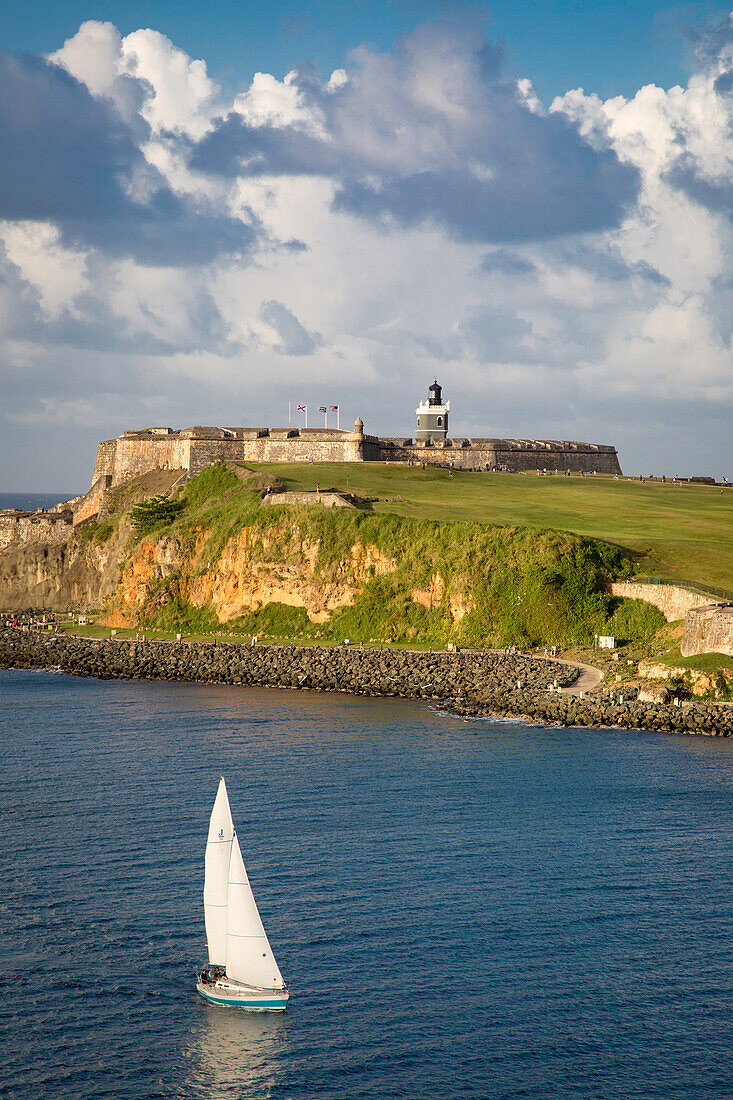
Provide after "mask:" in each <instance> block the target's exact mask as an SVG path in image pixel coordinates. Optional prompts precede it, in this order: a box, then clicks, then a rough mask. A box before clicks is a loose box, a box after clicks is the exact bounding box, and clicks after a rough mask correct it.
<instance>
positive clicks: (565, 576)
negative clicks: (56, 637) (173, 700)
mask: <svg viewBox="0 0 733 1100" xmlns="http://www.w3.org/2000/svg"><path fill="white" fill-rule="evenodd" d="M413 472H414V473H419V471H413ZM266 480H267V478H266V477H265V478H263V475H262V474H258V475H255V476H252V475H251V474H250V473H249V472H247V471H243V470H241V469H239V468H234V467H232V466H231V465H227V464H217V465H215V466H212V467H209V468H208V469H206V470H204V471H203V472H202V473H201V474H200V475H199V476H198V477H196V478H195V479H193V480H192V481H191V482H189V483H188V484H187V485H186V487H185V489H184V491H183V493H182V495H181V497H180V503H181V505H182V507H181V509H180V511H178V512H177V513H176V514H169V515H163V514H161V515H160V516H158V515H157V514H156V515H155V517H154V520H155V523H154V527H153V529H151V530H150V531H147V532H146V534H145V536H143V537H145V538H151V537H154V538H156V537H158V536H160V535H165V536H166V537H170V538H173V539H175V540H176V541H177V542H178V544H179V545H180V546H181V547H182V549H183V551H184V553H186V554H189V555H190V553H191V551H193V549H194V548H197V549H198V557H197V559H196V564H195V567H194V568H195V571H196V573H197V574H198V573H203V572H205V571H206V570H208V568H210V567H211V565H212V564H214V563H215V562H216V561H217V559H218V558H219V557H220V555H221V552H222V551H223V549H224V547H225V545H226V543H227V541H228V540H229V539H230V538H233V537H237V536H239V534H240V533H241V532H242V531H243V529H246V548H247V551H246V552H247V554H248V556H249V557H250V558H251V559H252V560H253V561H257V562H259V563H262V564H264V565H271V566H274V567H275V570H277V569H278V568H279V567H283V568H289V569H291V570H293V571H294V573H295V574H296V575H300V576H308V575H309V574H310V575H311V576H312V578H313V580H314V581H315V582H316V583H317V584H318V583H320V585H321V586H322V587H323V588H324V589H327V588H328V586H329V585H334V584H338V583H340V579H341V578H344V577H348V576H350V575H351V573H350V572H349V571H350V570H353V568H354V547H361V548H362V549H363V548H367V547H368V548H370V554H374V553H376V554H377V559H378V560H380V559H381V560H382V561H386V562H387V563H389V564H388V568H387V569H386V572H384V573H381V572H380V570H379V569H378V568H377V567H376V566H372V567H370V569H369V570H368V572H367V576H366V577H365V578H362V580H360V581H359V583H358V588H360V591H359V594H358V596H357V598H356V600H355V602H354V603H353V605H352V606H349V607H346V608H343V609H341V610H339V611H335V612H334V613H333V614H332V615H331V617H330V619H329V621H328V622H327V623H323V624H321V625H320V626H315V624H309V623H308V622H307V619H306V616H305V612H304V611H303V610H302V609H300V610H297V611H296V610H294V609H293V608H291V607H284V606H282V605H270V606H269V608H264V609H262V610H260V611H258V612H252V613H249V614H247V615H244V616H243V617H242V618H241V620H240V621H238V622H237V623H236V624H230V629H232V630H235V631H245V632H254V633H260V632H264V633H267V634H272V635H278V636H279V635H282V636H291V637H294V636H302V635H303V634H306V636H307V635H308V634H311V635H312V636H314V637H316V638H321V639H323V640H329V641H340V640H343V639H344V638H347V637H348V638H351V639H352V640H354V641H363V642H369V640H370V639H377V640H379V641H383V640H384V641H394V642H400V643H402V644H415V645H428V646H442V645H444V644H445V643H446V642H447V641H449V640H450V641H454V642H456V643H458V644H461V645H479V646H485V645H498V646H502V645H505V644H513V645H520V646H531V645H536V644H542V643H551V644H557V645H569V644H573V643H581V642H583V641H587V640H588V639H589V638H592V636H593V633H606V632H608V629H609V623H612V621H613V615H614V614H615V612H616V609H617V606H618V604H619V602H620V601H617V600H613V599H612V598H611V597H609V596H608V595H606V594H605V592H604V582H605V581H606V580H607V579H608V578H609V577H618V576H620V575H623V574H624V573H625V572H627V571H628V569H629V564H630V563H629V562H628V560H627V559H625V557H624V555H623V554H622V552H621V551H620V550H619V548H618V547H615V546H612V545H609V544H607V543H603V542H600V541H597V540H591V539H585V538H582V537H579V536H577V535H572V534H568V533H565V532H558V531H551V530H538V529H537V528H536V527H532V526H521V527H515V526H497V525H495V524H489V523H483V524H482V523H476V522H473V521H456V522H452V523H446V522H441V521H440V520H437V519H425V518H421V517H418V516H417V515H416V516H411V517H405V516H400V515H395V514H390V513H389V512H388V511H380V512H364V511H358V510H345V509H339V508H333V509H326V508H319V507H314V506H296V507H291V506H287V507H284V508H282V509H281V508H277V507H268V508H262V507H261V506H260V488H261V486H262V484H263V482H264V483H266ZM438 484H440V481H439V480H438ZM314 549H315V557H314V556H313V552H314ZM189 560H190V558H189ZM344 570H345V571H346V572H344ZM184 572H185V570H181V571H179V570H177V571H175V572H174V573H173V574H172V575H170V576H169V577H168V578H166V579H165V580H155V581H151V582H150V584H149V586H148V591H149V598H150V602H149V604H148V608H147V609H143V611H142V616H141V622H145V623H149V624H150V625H152V626H155V627H159V628H161V629H164V630H168V631H178V630H182V631H186V632H190V631H196V632H200V633H209V632H211V631H212V630H214V629H216V619H215V617H214V615H213V612H212V611H210V610H209V609H207V608H204V609H196V608H194V607H193V606H191V605H190V604H189V603H188V602H187V599H188V597H187V592H188V591H189V589H188V587H187V579H186V576H184V575H183V573H184ZM438 575H439V577H440V587H441V588H442V594H441V595H440V597H439V598H438V600H437V606H433V607H431V608H426V607H424V606H422V604H421V602H420V600H419V599H417V598H413V593H414V592H415V590H423V591H425V590H427V589H428V588H429V587H430V585H431V580H432V581H435V578H437V576H438ZM451 599H453V600H454V601H455V600H456V599H459V600H463V601H464V604H465V602H466V601H468V604H469V606H468V610H467V614H465V615H464V616H463V618H461V619H460V620H458V621H454V620H453V618H452V614H451ZM625 626H626V627H627V628H628V631H629V632H630V635H634V636H639V635H640V632H641V633H643V624H642V620H641V618H640V617H639V615H637V616H636V618H635V619H634V620H633V622H632V620H631V619H630V620H629V622H628V623H626V624H625ZM308 627H310V628H311V629H310V630H309V629H308Z"/></svg>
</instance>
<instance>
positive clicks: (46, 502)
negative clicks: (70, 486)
mask: <svg viewBox="0 0 733 1100" xmlns="http://www.w3.org/2000/svg"><path fill="white" fill-rule="evenodd" d="M76 495H77V494H76V493H0V509H2V508H19V509H20V510H21V511H22V512H35V511H36V509H38V508H53V507H54V505H56V504H59V503H60V502H61V501H62V500H71V498H72V497H73V496H76Z"/></svg>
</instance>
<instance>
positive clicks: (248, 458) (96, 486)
mask: <svg viewBox="0 0 733 1100" xmlns="http://www.w3.org/2000/svg"><path fill="white" fill-rule="evenodd" d="M363 429H364V426H363V423H362V421H361V420H357V421H356V423H355V424H354V430H353V431H351V432H349V431H342V430H338V429H335V428H218V427H194V428H185V429H183V430H182V431H175V430H173V429H171V428H145V429H143V430H141V431H126V432H124V433H123V435H121V436H119V437H118V438H117V439H107V440H104V441H103V442H102V443H100V444H99V447H98V449H97V459H96V462H95V465H94V473H93V475H92V487H91V489H90V493H89V494H87V496H88V497H89V496H94V497H99V496H100V494H102V493H103V492H104V490H105V489H109V488H114V487H116V486H117V485H121V484H123V483H124V482H125V481H129V480H130V478H133V477H138V476H140V475H141V474H145V473H149V472H150V471H151V470H156V469H158V470H160V469H163V470H181V471H182V472H185V473H188V474H189V475H190V476H192V477H193V476H194V475H195V474H197V473H200V471H201V470H203V469H205V467H207V466H211V465H212V464H213V463H214V462H221V461H234V462H420V463H425V464H430V465H435V464H439V465H451V466H454V467H456V468H459V469H460V468H463V469H488V470H501V469H507V470H510V471H519V470H534V469H543V470H544V469H547V470H559V471H562V472H565V471H566V470H570V471H571V472H574V473H579V472H584V473H594V472H595V473H604V474H620V473H621V467H620V465H619V461H618V455H617V454H616V449H615V447H612V446H608V445H604V444H598V443H578V442H574V441H565V440H537V439H526V440H525V439H488V438H480V439H444V440H440V441H431V440H427V441H425V442H416V441H414V440H413V439H405V438H390V439H388V438H380V437H379V436H373V435H366V434H365V433H364V430H363ZM87 503H88V504H91V501H88V502H87ZM85 518H86V517H85Z"/></svg>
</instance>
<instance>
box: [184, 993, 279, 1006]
mask: <svg viewBox="0 0 733 1100" xmlns="http://www.w3.org/2000/svg"><path fill="white" fill-rule="evenodd" d="M199 993H201V990H200V989H199ZM201 996H202V997H203V998H204V999H205V1000H207V1001H211V1002H212V1003H213V1004H216V1005H233V1006H234V1007H236V1006H238V1005H239V1006H241V1007H242V1008H285V1006H286V1004H287V1003H288V1002H287V1001H275V1000H271V1001H246V1000H245V999H244V998H243V997H237V998H232V999H231V1000H227V999H226V998H225V997H212V996H211V994H210V993H201Z"/></svg>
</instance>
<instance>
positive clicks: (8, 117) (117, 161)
mask: <svg viewBox="0 0 733 1100" xmlns="http://www.w3.org/2000/svg"><path fill="white" fill-rule="evenodd" d="M695 47H696V51H697V55H696V56H697V66H696V69H695V72H694V73H693V74H692V76H691V77H690V80H689V82H688V84H687V86H686V87H684V88H682V87H674V88H670V89H662V88H658V87H655V86H653V85H649V86H646V87H643V88H641V89H640V90H639V91H638V92H637V94H636V95H635V96H634V97H633V98H629V99H626V98H623V97H616V98H613V99H609V100H606V101H603V100H601V99H600V98H599V97H598V96H596V95H595V94H594V93H593V91H592V89H589V90H584V89H580V88H576V89H570V90H568V92H567V93H566V94H565V95H563V96H561V97H558V98H557V99H556V100H555V101H554V102H553V103H552V104H550V105H549V106H548V107H544V106H543V105H542V104H541V103H540V102H539V101H538V99H537V96H536V95H535V93H534V91H533V89H532V85H531V82H530V80H529V79H527V78H523V79H520V80H513V79H510V78H509V77H508V76H507V75H506V73H505V67H504V63H503V58H502V55H501V53H500V51H498V50H497V49H496V48H495V47H494V46H493V45H492V44H491V43H490V42H487V41H486V40H485V38H484V37H483V34H482V32H481V31H480V29H479V28H478V27H477V26H474V25H472V24H471V23H470V22H464V23H463V24H461V25H455V24H451V25H448V24H443V23H439V22H437V23H430V24H427V25H425V26H424V27H422V28H419V29H418V30H417V31H415V32H413V33H412V34H410V35H406V36H404V37H403V38H402V39H401V40H400V41H399V42H398V43H397V46H396V48H395V50H394V52H393V53H390V54H382V53H378V52H375V51H374V50H370V49H367V48H365V47H359V48H357V49H355V50H354V52H353V54H352V55H351V56H350V58H349V60H348V63H347V64H346V65H345V67H344V68H343V69H339V70H337V71H336V72H334V73H333V74H330V75H328V76H324V77H321V76H320V75H319V74H318V73H316V72H315V71H314V70H312V69H308V68H304V67H301V69H299V70H297V71H295V70H294V71H293V72H291V73H289V74H287V75H286V76H285V77H284V79H282V80H280V79H278V78H277V77H276V76H275V75H273V74H268V73H257V74H256V75H255V76H254V78H253V79H252V81H251V82H250V83H249V85H248V86H245V87H242V89H241V90H240V91H239V92H238V93H237V94H236V95H230V96H228V97H227V96H225V95H224V93H223V92H222V90H221V88H220V87H219V86H218V85H217V84H216V82H215V81H214V80H212V78H211V77H210V76H209V74H208V72H207V68H206V64H205V61H203V60H201V59H193V58H190V57H188V56H187V55H186V54H185V53H184V52H183V51H182V50H180V49H179V48H177V46H176V45H175V43H172V42H170V41H169V40H168V39H167V38H165V36H163V35H162V34H159V33H158V32H156V31H154V30H139V31H135V32H134V33H133V34H130V35H127V36H125V37H123V36H121V35H120V33H119V32H118V31H117V29H116V28H115V27H114V26H112V25H111V24H109V23H99V22H88V23H85V24H83V25H82V26H81V27H80V29H79V31H78V32H77V33H76V35H74V36H73V37H72V38H70V39H69V40H68V41H66V42H65V43H63V44H61V45H60V47H59V49H58V50H57V51H56V52H54V53H53V54H51V55H49V56H48V57H29V56H23V57H14V56H11V55H8V54H0V151H1V152H2V161H3V166H4V170H3V173H2V174H0V345H1V352H0V385H1V386H2V393H3V396H4V400H3V402H2V406H1V408H0V422H1V423H2V432H0V448H2V452H0V453H2V469H3V471H4V472H3V481H4V485H2V486H0V487H4V488H6V489H12V488H16V487H17V488H20V489H23V488H28V489H32V488H34V487H39V488H45V487H50V488H54V487H55V486H53V485H51V484H50V481H49V479H56V480H57V481H58V479H59V478H62V479H63V480H64V484H63V485H62V484H59V485H58V488H67V487H68V488H69V489H73V488H82V487H83V485H84V483H85V481H86V480H87V479H88V475H89V470H90V463H91V454H90V448H91V447H93V445H94V443H95V442H96V440H97V438H99V437H100V435H103V434H116V433H117V432H119V431H121V430H122V428H123V427H125V426H131V425H142V424H145V423H152V422H155V423H160V422H164V423H165V422H171V423H175V424H184V423H186V424H187V423H191V422H192V421H194V420H198V421H201V422H208V423H217V422H219V423H223V422H226V423H234V422H237V423H243V424H250V425H259V424H267V423H277V422H280V423H282V422H283V420H284V415H283V412H284V411H285V415H286V413H287V404H288V401H292V402H293V403H294V404H296V403H297V404H302V403H305V402H306V401H307V402H310V403H311V404H316V405H319V404H324V403H328V404H330V403H336V404H339V405H340V407H341V410H342V422H344V423H346V422H347V418H348V416H349V415H351V416H352V417H355V416H356V415H358V414H359V415H361V416H362V417H363V418H364V420H365V423H366V426H367V430H370V431H374V432H384V433H385V434H402V435H405V434H410V432H411V431H412V430H413V427H414V424H413V420H414V416H413V410H414V407H415V403H416V401H417V400H418V399H420V398H421V397H422V396H423V391H424V390H425V388H426V386H427V384H428V383H429V382H430V381H432V378H433V376H434V375H435V374H437V375H438V376H439V377H440V380H441V382H442V383H443V385H444V386H445V388H446V391H447V392H448V394H449V396H450V397H451V401H452V405H453V408H454V410H455V412H454V426H455V430H456V432H457V433H461V434H472V433H474V434H477V435H492V434H496V435H519V436H529V435H535V436H549V437H555V438H558V437H565V438H573V437H574V438H581V439H593V440H597V441H600V442H614V443H616V444H617V446H618V447H619V449H620V452H621V457H622V461H623V463H624V465H625V466H626V467H627V468H629V469H631V470H637V471H638V470H640V469H642V468H643V469H646V470H647V471H650V470H652V469H655V470H659V471H660V472H661V471H662V470H666V471H667V472H669V473H672V472H696V473H699V472H714V473H718V474H720V473H726V472H727V473H728V474H729V475H733V463H730V453H729V442H728V436H729V431H728V421H729V418H730V412H731V397H732V396H733V378H732V375H731V365H732V363H731V321H730V318H731V310H730V308H729V307H730V304H731V303H730V298H731V287H732V286H733V271H732V270H731V250H732V247H733V239H732V237H731V217H732V216H733V138H732V137H731V134H732V133H733V129H732V126H731V124H732V123H733V21H732V20H731V19H730V18H728V19H725V20H723V21H721V22H720V23H719V24H718V25H717V26H712V27H710V26H709V27H707V28H706V30H705V32H704V33H700V34H699V35H698V36H697V39H696V41H695ZM39 433H42V434H43V439H44V440H45V442H46V446H45V449H44V448H43V447H41V448H39V446H38V439H39ZM54 452H56V453H55V455H54ZM729 466H730V467H731V468H729Z"/></svg>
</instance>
